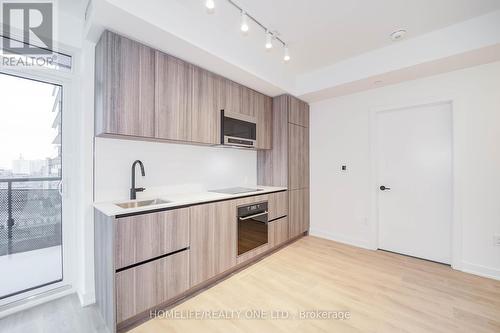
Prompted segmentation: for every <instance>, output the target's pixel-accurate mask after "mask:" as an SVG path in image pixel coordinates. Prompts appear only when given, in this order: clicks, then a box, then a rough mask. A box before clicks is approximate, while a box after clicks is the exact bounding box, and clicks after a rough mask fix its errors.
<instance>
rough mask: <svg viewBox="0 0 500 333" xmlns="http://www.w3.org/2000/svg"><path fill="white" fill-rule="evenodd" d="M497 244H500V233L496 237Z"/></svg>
mask: <svg viewBox="0 0 500 333" xmlns="http://www.w3.org/2000/svg"><path fill="white" fill-rule="evenodd" d="M494 242H495V246H500V234H496V235H495V237H494Z"/></svg>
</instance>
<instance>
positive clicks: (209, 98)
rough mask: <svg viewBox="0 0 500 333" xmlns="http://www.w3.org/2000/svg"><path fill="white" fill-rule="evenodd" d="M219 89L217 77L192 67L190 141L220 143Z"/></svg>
mask: <svg viewBox="0 0 500 333" xmlns="http://www.w3.org/2000/svg"><path fill="white" fill-rule="evenodd" d="M220 89H221V80H220V78H219V76H217V75H215V74H213V73H210V72H208V71H206V70H204V69H202V68H199V67H194V66H193V101H192V106H193V110H192V119H191V141H193V142H200V143H210V144H217V143H220V110H221V109H222V106H221V100H220Z"/></svg>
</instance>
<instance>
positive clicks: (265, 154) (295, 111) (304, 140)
mask: <svg viewBox="0 0 500 333" xmlns="http://www.w3.org/2000/svg"><path fill="white" fill-rule="evenodd" d="M272 124H273V129H272V133H273V148H272V150H268V151H259V152H258V153H257V163H258V168H257V176H258V182H259V184H262V185H269V186H285V187H287V188H288V206H289V207H288V230H289V238H294V237H296V236H299V235H301V234H303V233H304V232H307V231H308V230H309V105H308V104H307V103H305V102H303V101H301V100H299V99H297V98H295V97H293V96H290V95H282V96H278V97H275V98H274V99H273V123H272Z"/></svg>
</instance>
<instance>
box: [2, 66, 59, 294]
mask: <svg viewBox="0 0 500 333" xmlns="http://www.w3.org/2000/svg"><path fill="white" fill-rule="evenodd" d="M62 90H63V89H62V86H60V85H56V84H52V83H47V82H41V81H35V80H31V79H27V78H22V77H18V76H13V75H7V74H3V73H0V103H1V104H0V105H1V106H0V271H1V272H2V278H1V281H2V282H1V283H0V303H4V302H3V301H6V300H8V299H9V298H12V297H13V296H16V295H22V294H24V293H26V292H28V291H33V290H37V289H39V288H41V287H45V286H47V285H51V284H54V283H57V282H59V281H62V279H63V251H62V195H61V185H62V183H61V180H62V163H61V161H62V159H61V157H62V149H61V147H62V145H61V144H62V137H61V133H62V132H61V124H62V122H61V119H62V97H63V91H62Z"/></svg>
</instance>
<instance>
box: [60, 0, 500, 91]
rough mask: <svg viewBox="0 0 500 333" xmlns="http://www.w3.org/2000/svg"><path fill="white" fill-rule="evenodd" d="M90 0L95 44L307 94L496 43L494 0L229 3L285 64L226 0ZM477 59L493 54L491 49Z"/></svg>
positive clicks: (499, 40)
mask: <svg viewBox="0 0 500 333" xmlns="http://www.w3.org/2000/svg"><path fill="white" fill-rule="evenodd" d="M69 1H71V2H73V3H79V1H78V0H69ZM92 1H93V15H92V17H93V19H91V20H90V24H89V26H90V28H89V29H88V31H89V34H92V36H93V37H92V38H90V39H92V40H94V41H95V40H96V39H97V38H98V36H99V35H100V32H101V31H102V29H110V30H112V31H115V32H118V33H121V34H123V35H125V36H128V37H130V38H132V39H136V40H138V41H141V42H143V43H145V44H147V45H150V46H152V47H155V48H157V49H160V50H163V51H164V52H167V53H170V54H173V55H175V56H178V57H180V58H182V59H185V60H187V61H189V62H192V63H194V64H197V65H199V66H201V67H204V68H206V69H209V70H211V71H213V72H216V73H218V74H221V75H223V76H226V77H228V78H230V79H232V80H234V81H237V82H240V83H242V84H244V85H247V86H249V87H251V88H253V89H256V90H258V91H261V92H263V93H265V94H268V95H271V96H275V95H278V94H281V93H284V92H288V93H292V94H295V95H298V96H303V97H304V98H305V99H306V100H311V101H312V100H314V99H316V98H328V96H334V95H336V94H338V93H340V92H343V91H346V90H345V89H343V88H342V89H340V90H338V91H337V90H335V89H336V87H338V86H341V85H346V84H349V83H350V82H355V81H359V82H365V81H363V80H365V79H367V80H368V81H366V82H369V80H370V77H374V76H376V77H377V79H378V80H379V79H381V78H383V77H382V76H383V74H384V70H386V71H391V72H393V74H394V71H396V70H399V69H401V70H403V69H405V68H409V67H413V68H417V67H415V66H416V65H421V64H424V63H426V62H430V61H433V62H434V64H442V63H440V62H436V61H437V60H439V59H440V58H449V57H451V56H453V55H454V54H456V55H457V56H458V55H460V54H462V53H465V52H470V51H473V50H475V49H480V48H483V47H487V46H491V45H494V44H500V35H499V34H498V33H497V31H498V28H499V27H500V22H498V23H497V21H500V20H499V18H500V0H302V1H299V0H293V1H292V0H233V1H234V2H236V3H238V4H239V5H240V6H241V7H243V8H244V9H245V10H247V11H248V12H249V13H250V14H251V15H253V16H254V17H256V18H257V19H258V20H259V21H261V22H262V23H263V24H265V25H266V26H269V27H270V28H271V29H273V30H278V31H279V32H280V35H281V38H282V39H283V40H285V41H286V42H288V43H289V45H290V51H291V55H292V60H291V61H290V62H289V63H288V64H285V63H284V62H283V60H282V59H283V50H282V48H281V47H275V48H274V49H273V50H272V51H271V52H266V51H265V49H264V42H265V34H264V32H263V31H262V29H261V28H260V27H258V26H257V25H255V24H253V23H252V22H250V31H249V33H248V35H246V36H244V35H242V33H241V32H240V30H239V24H240V14H239V12H238V11H237V10H236V9H235V8H234V7H232V6H231V5H230V4H229V3H228V1H227V0H215V3H216V10H215V13H214V14H211V15H210V14H207V13H206V9H205V7H204V0H141V1H137V0H92ZM80 8H81V7H80ZM488 13H490V14H488ZM485 14H487V15H485ZM400 28H404V29H407V30H408V34H407V37H406V38H405V39H404V40H403V41H398V42H392V41H391V40H390V38H389V34H390V33H391V32H392V31H394V30H397V29H400ZM464 34H465V35H464ZM275 45H276V43H275ZM495 50H497V49H495ZM495 52H496V51H495ZM474 54H476V55H477V56H478V59H481V55H480V54H479V53H474ZM496 54H497V53H496ZM497 56H498V57H499V59H500V55H498V54H497ZM469 58H470V57H468V58H467V59H469ZM482 58H484V59H485V58H488V59H491V51H490V52H489V53H488V57H482ZM460 59H465V58H464V57H462V58H460ZM468 63H473V61H469V62H468ZM353 64H354V66H353ZM463 65H464V66H466V65H467V63H466V62H464V63H463ZM437 67H438V66H431V67H429V68H436V70H437ZM444 67H446V66H444ZM444 67H443V68H442V69H441V70H446V69H445V68H444ZM414 72H416V71H413V72H412V73H414ZM429 75H430V74H429ZM392 77H394V75H393V76H392ZM401 77H408V75H406V76H401ZM392 81H394V80H392ZM392 81H391V82H392ZM349 87H350V88H349V91H355V90H359V89H366V88H365V85H361V84H360V85H354V86H349ZM315 92H321V93H320V94H315ZM313 96H317V97H313Z"/></svg>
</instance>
